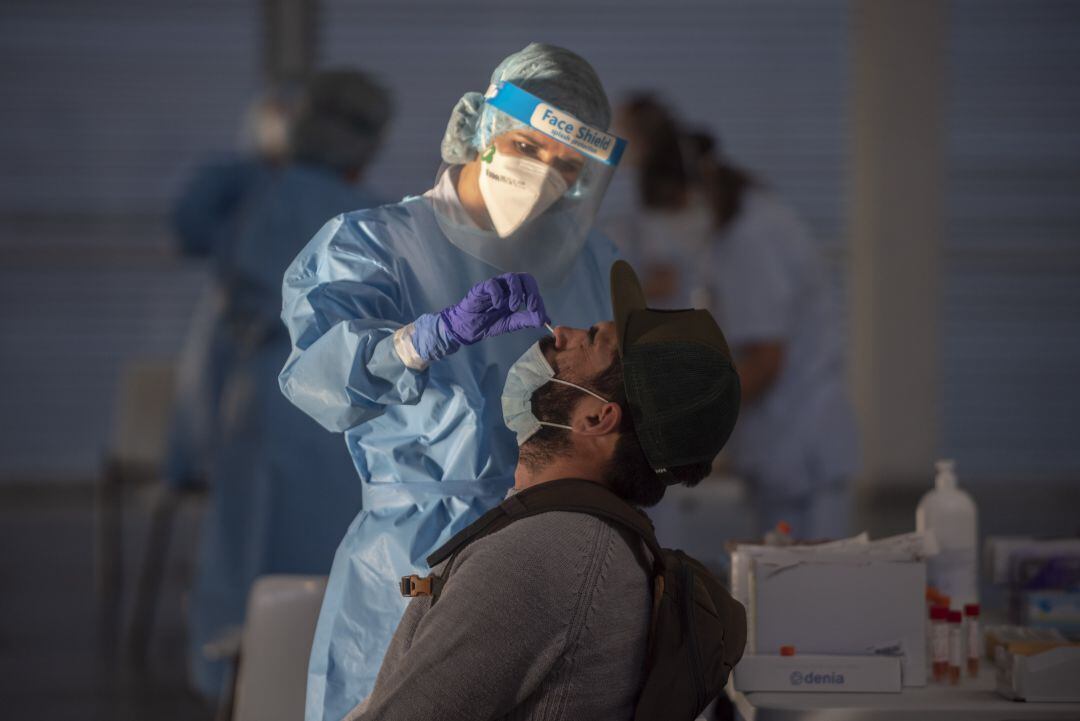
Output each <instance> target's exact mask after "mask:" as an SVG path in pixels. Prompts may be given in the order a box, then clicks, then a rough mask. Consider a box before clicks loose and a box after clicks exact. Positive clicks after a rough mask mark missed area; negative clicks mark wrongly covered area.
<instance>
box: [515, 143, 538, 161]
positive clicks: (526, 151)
mask: <svg viewBox="0 0 1080 721" xmlns="http://www.w3.org/2000/svg"><path fill="white" fill-rule="evenodd" d="M514 147H515V148H517V151H518V152H519V153H521V154H522V155H527V156H529V157H530V158H535V157H536V156H537V155H539V154H540V148H539V147H538V146H536V145H533V144H532V143H526V142H524V141H522V140H515V141H514Z"/></svg>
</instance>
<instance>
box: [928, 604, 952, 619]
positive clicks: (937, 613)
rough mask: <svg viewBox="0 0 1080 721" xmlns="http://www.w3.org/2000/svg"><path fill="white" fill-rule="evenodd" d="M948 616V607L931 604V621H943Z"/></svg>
mask: <svg viewBox="0 0 1080 721" xmlns="http://www.w3.org/2000/svg"><path fill="white" fill-rule="evenodd" d="M948 616H949V609H947V608H945V607H944V606H931V607H930V620H931V621H944V620H945V619H946V618H948Z"/></svg>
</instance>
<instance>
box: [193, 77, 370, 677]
mask: <svg viewBox="0 0 1080 721" xmlns="http://www.w3.org/2000/svg"><path fill="white" fill-rule="evenodd" d="M390 117H391V98H390V95H389V93H388V92H387V91H386V90H385V89H384V88H383V87H381V86H380V85H379V84H377V83H376V82H374V81H373V80H372V79H371V78H369V77H368V76H367V75H365V74H363V73H359V72H355V71H351V70H335V71H327V72H322V73H319V74H318V75H316V76H315V77H314V78H313V79H312V80H311V82H310V83H309V84H308V86H307V87H306V89H305V90H304V92H303V96H302V98H301V99H300V102H299V105H298V108H297V113H296V117H295V121H294V123H293V126H292V128H291V130H290V131H289V134H288V135H289V148H288V153H287V154H286V156H285V157H284V158H282V159H279V160H278V161H275V162H274V163H265V164H264V166H265V167H264V169H262V170H260V171H257V175H258V180H257V181H254V182H253V183H252V184H251V185H248V186H243V187H242V190H241V187H240V186H241V185H242V184H238V185H237V192H236V193H235V195H233V196H232V197H231V198H230V202H231V203H233V204H234V206H235V207H233V208H232V209H231V210H230V211H229V212H228V213H227V214H220V213H219V214H217V215H215V211H220V210H221V207H222V206H224V205H225V200H226V196H227V195H228V194H227V193H222V194H220V195H219V196H218V199H219V201H220V203H221V206H214V205H213V204H210V205H209V206H206V207H204V214H203V216H202V217H201V219H200V220H199V222H203V223H205V224H206V226H207V234H208V237H209V238H210V241H211V245H212V247H211V248H210V249H209V250H210V251H211V252H212V253H213V256H214V260H215V262H214V276H215V282H216V284H217V291H218V293H219V294H220V296H221V305H220V310H219V313H218V315H217V318H216V327H215V338H216V339H217V340H218V342H219V343H220V345H221V346H222V348H221V349H220V350H219V351H218V352H216V353H213V354H211V355H209V356H208V361H209V364H208V367H207V368H206V369H205V372H206V374H207V375H208V376H210V377H216V378H220V393H219V396H220V397H219V399H217V403H216V405H215V406H214V409H213V413H212V414H211V415H212V416H213V418H212V420H211V423H212V424H213V431H214V436H213V438H212V441H211V443H212V445H211V449H210V451H211V452H210V461H209V470H208V480H209V485H210V490H211V502H210V508H209V510H208V513H207V516H206V518H205V519H204V521H203V533H202V544H201V549H200V557H199V569H198V575H197V578H196V582H195V588H194V592H193V594H192V602H191V610H190V625H191V629H190V644H191V645H190V660H191V664H192V673H193V678H194V681H195V684H196V686H197V688H198V689H199V690H200V691H201V692H202V693H203V694H204V695H206V696H208V697H214V696H217V695H218V694H219V693H221V692H222V690H223V689H222V684H223V683H224V681H225V677H224V675H223V672H224V665H223V664H222V663H221V662H212V661H210V660H208V659H207V658H206V656H205V655H204V653H203V651H204V645H205V644H206V643H207V642H209V641H213V640H215V639H218V638H221V637H222V636H223V635H226V634H228V633H229V632H230V631H232V630H234V629H236V628H238V627H239V626H240V625H241V624H242V623H243V618H244V609H245V604H246V600H247V594H248V591H249V589H250V587H251V584H252V583H253V581H254V580H255V579H256V578H257V577H258V576H261V575H264V574H267V573H315V574H325V573H328V572H329V570H330V565H331V562H332V560H333V554H334V549H335V548H336V547H337V543H338V541H339V540H340V538H341V535H342V534H343V533H344V532H345V529H346V527H347V526H348V524H349V521H350V520H352V518H353V516H354V515H355V514H356V512H357V510H358V509H359V508H360V505H361V494H360V489H359V487H358V484H357V483H356V478H355V474H354V471H353V469H352V464H351V462H350V460H349V454H348V453H347V452H346V450H345V449H344V448H342V445H341V442H340V440H338V439H336V438H334V437H333V436H331V435H329V434H327V433H326V432H325V431H324V430H323V429H321V428H320V427H319V426H318V424H316V423H315V422H313V421H312V420H311V419H310V418H308V417H307V416H305V415H304V414H303V413H302V412H301V411H299V410H297V409H296V408H294V407H293V406H292V405H291V404H290V403H289V402H288V401H287V400H286V399H285V398H283V397H282V396H281V393H280V391H279V389H278V386H277V375H278V372H279V371H280V369H281V366H282V364H283V363H284V362H285V359H286V358H287V357H288V355H289V348H290V344H289V335H288V332H287V331H286V329H285V327H284V326H283V325H282V323H281V319H280V312H281V276H282V274H283V273H284V271H285V268H286V267H288V265H289V263H290V262H291V261H292V259H293V258H294V257H295V256H296V254H297V253H298V252H299V251H300V249H301V248H303V247H304V244H305V243H306V242H307V240H308V239H309V238H310V237H311V235H312V233H314V232H315V231H316V230H318V228H319V227H320V226H321V225H322V224H323V223H324V222H325V221H326V219H327V218H328V217H331V216H333V215H336V214H338V213H341V212H344V211H347V210H355V209H357V208H366V207H370V206H373V205H376V204H377V200H376V198H375V196H374V195H373V194H372V193H371V192H370V191H369V190H368V189H367V188H366V187H364V186H363V185H362V184H361V181H362V179H363V171H364V169H365V168H366V167H367V165H368V163H369V162H370V161H371V159H372V157H373V156H374V154H375V152H376V150H377V149H378V147H379V144H380V142H381V140H382V137H383V131H384V129H385V128H386V126H387V123H388V121H389V120H390ZM196 192H197V191H196ZM194 207H195V203H194V202H193V201H192V199H191V198H190V197H189V198H186V199H184V201H182V202H181V204H180V209H179V211H178V217H179V218H180V219H181V221H182V222H181V226H183V224H184V222H183V219H184V218H185V216H188V215H199V214H198V213H194V212H193V211H194ZM187 222H192V221H191V218H188V221H187Z"/></svg>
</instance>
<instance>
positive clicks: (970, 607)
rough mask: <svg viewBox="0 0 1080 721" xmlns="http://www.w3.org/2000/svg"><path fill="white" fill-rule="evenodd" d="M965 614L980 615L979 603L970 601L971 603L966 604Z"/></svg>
mask: <svg viewBox="0 0 1080 721" xmlns="http://www.w3.org/2000/svg"><path fill="white" fill-rule="evenodd" d="M964 615H965V616H978V615H979V604H977V603H969V604H967V605H965V606H964Z"/></svg>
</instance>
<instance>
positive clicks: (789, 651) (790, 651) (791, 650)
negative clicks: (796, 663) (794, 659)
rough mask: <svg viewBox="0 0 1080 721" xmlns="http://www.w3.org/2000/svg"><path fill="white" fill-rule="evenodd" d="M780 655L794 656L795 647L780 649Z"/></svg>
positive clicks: (782, 647)
mask: <svg viewBox="0 0 1080 721" xmlns="http://www.w3.org/2000/svg"><path fill="white" fill-rule="evenodd" d="M780 655H781V656H794V655H795V647H794V646H781V647H780Z"/></svg>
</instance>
